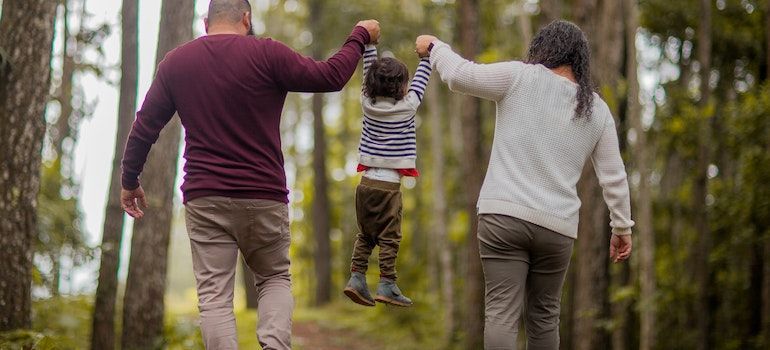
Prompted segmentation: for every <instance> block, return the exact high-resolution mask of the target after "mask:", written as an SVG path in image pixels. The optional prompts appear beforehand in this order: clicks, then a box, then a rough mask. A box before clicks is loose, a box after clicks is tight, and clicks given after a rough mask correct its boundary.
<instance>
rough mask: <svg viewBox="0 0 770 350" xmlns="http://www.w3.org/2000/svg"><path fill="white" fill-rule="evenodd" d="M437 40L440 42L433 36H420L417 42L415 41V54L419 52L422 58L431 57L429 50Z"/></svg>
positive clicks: (418, 54)
mask: <svg viewBox="0 0 770 350" xmlns="http://www.w3.org/2000/svg"><path fill="white" fill-rule="evenodd" d="M436 40H438V38H436V37H435V36H433V35H420V36H418V37H417V41H415V49H414V52H417V56H420V57H428V56H430V50H428V48H429V47H430V44H431V43H433V42H434V41H436Z"/></svg>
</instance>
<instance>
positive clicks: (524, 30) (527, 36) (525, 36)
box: [518, 1, 534, 59]
mask: <svg viewBox="0 0 770 350" xmlns="http://www.w3.org/2000/svg"><path fill="white" fill-rule="evenodd" d="M525 5H526V1H519V3H518V6H519V10H518V13H519V16H518V17H519V18H518V22H519V31H521V41H523V42H524V45H521V57H522V59H526V57H527V54H528V53H529V43H530V42H532V36H533V35H534V34H533V33H532V18H531V17H530V15H529V13H527V11H525V9H524V7H525Z"/></svg>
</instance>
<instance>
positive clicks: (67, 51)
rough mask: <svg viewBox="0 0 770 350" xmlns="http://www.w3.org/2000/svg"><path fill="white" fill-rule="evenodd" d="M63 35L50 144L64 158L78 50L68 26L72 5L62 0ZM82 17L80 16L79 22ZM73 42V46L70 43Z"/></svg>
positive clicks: (70, 129)
mask: <svg viewBox="0 0 770 350" xmlns="http://www.w3.org/2000/svg"><path fill="white" fill-rule="evenodd" d="M63 3H64V6H63V7H64V15H63V20H62V22H64V35H63V36H62V38H63V41H64V44H63V46H62V77H61V86H60V87H59V93H58V96H57V97H56V99H57V100H58V101H59V105H60V106H61V111H60V112H59V119H57V120H56V124H54V125H53V130H52V131H53V132H51V133H50V134H51V144H52V145H53V148H54V150H56V155H57V156H58V157H60V158H64V157H63V155H64V149H63V148H64V140H65V139H67V137H70V136H71V134H72V128H71V127H70V125H71V124H70V117H71V116H72V113H73V111H74V108H73V107H72V89H73V77H74V75H75V57H74V56H75V54H76V52H77V50H78V44H77V38H76V37H75V36H74V35H72V33H71V28H70V20H69V17H70V11H71V10H72V5H70V1H67V0H64V1H63ZM82 21H83V19H82V18H81V24H82ZM73 44H74V46H75V47H74V48H73V47H72V45H73Z"/></svg>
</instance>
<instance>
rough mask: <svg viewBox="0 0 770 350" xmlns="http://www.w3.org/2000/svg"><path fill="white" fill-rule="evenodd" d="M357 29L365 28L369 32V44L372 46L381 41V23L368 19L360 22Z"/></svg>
mask: <svg viewBox="0 0 770 350" xmlns="http://www.w3.org/2000/svg"><path fill="white" fill-rule="evenodd" d="M356 26H357V27H364V29H366V31H368V32H369V38H370V40H369V42H370V43H371V44H377V42H379V41H380V22H379V21H377V20H376V19H367V20H365V21H361V22H358V23H357V24H356Z"/></svg>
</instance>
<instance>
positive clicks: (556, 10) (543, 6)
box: [539, 0, 562, 27]
mask: <svg viewBox="0 0 770 350" xmlns="http://www.w3.org/2000/svg"><path fill="white" fill-rule="evenodd" d="M561 2H562V0H540V22H539V25H540V26H541V27H542V26H545V25H547V24H548V23H551V22H553V21H555V20H557V19H560V18H561V17H562V15H561V11H562V4H561Z"/></svg>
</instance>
